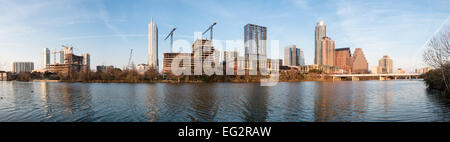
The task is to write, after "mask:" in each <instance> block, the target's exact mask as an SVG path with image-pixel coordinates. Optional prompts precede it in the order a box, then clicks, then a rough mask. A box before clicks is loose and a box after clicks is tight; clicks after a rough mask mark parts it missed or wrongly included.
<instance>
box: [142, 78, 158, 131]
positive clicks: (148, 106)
mask: <svg viewBox="0 0 450 142" xmlns="http://www.w3.org/2000/svg"><path fill="white" fill-rule="evenodd" d="M161 87H162V86H161V84H155V85H154V84H147V85H146V87H145V92H147V100H146V103H145V108H144V109H145V111H144V115H145V117H146V120H147V121H148V122H154V121H157V120H158V119H159V113H158V112H159V111H160V107H159V106H158V102H159V98H160V97H161V96H159V94H162V89H161Z"/></svg>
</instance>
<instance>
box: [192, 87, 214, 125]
mask: <svg viewBox="0 0 450 142" xmlns="http://www.w3.org/2000/svg"><path fill="white" fill-rule="evenodd" d="M215 85H216V84H215V83H210V84H206V86H205V85H203V86H198V85H195V84H194V85H193V86H192V90H191V92H189V93H188V94H191V95H192V98H191V99H192V101H191V104H190V105H191V107H190V108H192V109H193V112H192V116H193V118H191V119H193V121H201V122H212V121H214V118H215V117H216V114H217V111H218V102H217V98H216V95H217V92H214V90H212V88H216V87H215Z"/></svg>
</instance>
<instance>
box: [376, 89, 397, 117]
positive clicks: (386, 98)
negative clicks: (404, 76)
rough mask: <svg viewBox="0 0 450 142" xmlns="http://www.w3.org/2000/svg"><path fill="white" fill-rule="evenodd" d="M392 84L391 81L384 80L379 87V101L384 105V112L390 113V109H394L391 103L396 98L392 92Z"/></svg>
mask: <svg viewBox="0 0 450 142" xmlns="http://www.w3.org/2000/svg"><path fill="white" fill-rule="evenodd" d="M391 86H392V83H391V82H384V83H383V84H382V85H380V87H379V88H378V89H377V90H378V91H379V92H382V93H380V95H378V98H377V100H378V103H379V104H380V105H381V106H382V107H383V110H384V113H389V111H390V110H391V109H392V107H391V104H392V101H393V100H394V95H393V94H392V89H393V88H390V87H391Z"/></svg>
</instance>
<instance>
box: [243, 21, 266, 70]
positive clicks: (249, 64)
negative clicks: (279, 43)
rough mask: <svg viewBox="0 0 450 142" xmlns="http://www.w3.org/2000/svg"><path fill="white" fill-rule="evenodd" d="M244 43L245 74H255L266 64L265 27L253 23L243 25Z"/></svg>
mask: <svg viewBox="0 0 450 142" xmlns="http://www.w3.org/2000/svg"><path fill="white" fill-rule="evenodd" d="M244 44H245V45H244V46H245V61H246V67H245V70H246V74H249V75H256V73H257V72H259V71H260V68H261V69H262V68H266V66H267V60H266V59H267V56H266V55H267V54H266V49H267V27H263V26H259V25H254V24H247V25H245V26H244ZM255 71H256V72H255Z"/></svg>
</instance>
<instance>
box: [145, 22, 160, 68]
mask: <svg viewBox="0 0 450 142" xmlns="http://www.w3.org/2000/svg"><path fill="white" fill-rule="evenodd" d="M148 66H149V67H150V68H152V69H155V70H157V71H159V60H158V26H157V25H156V23H155V22H154V21H153V18H152V20H151V21H150V24H148Z"/></svg>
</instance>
